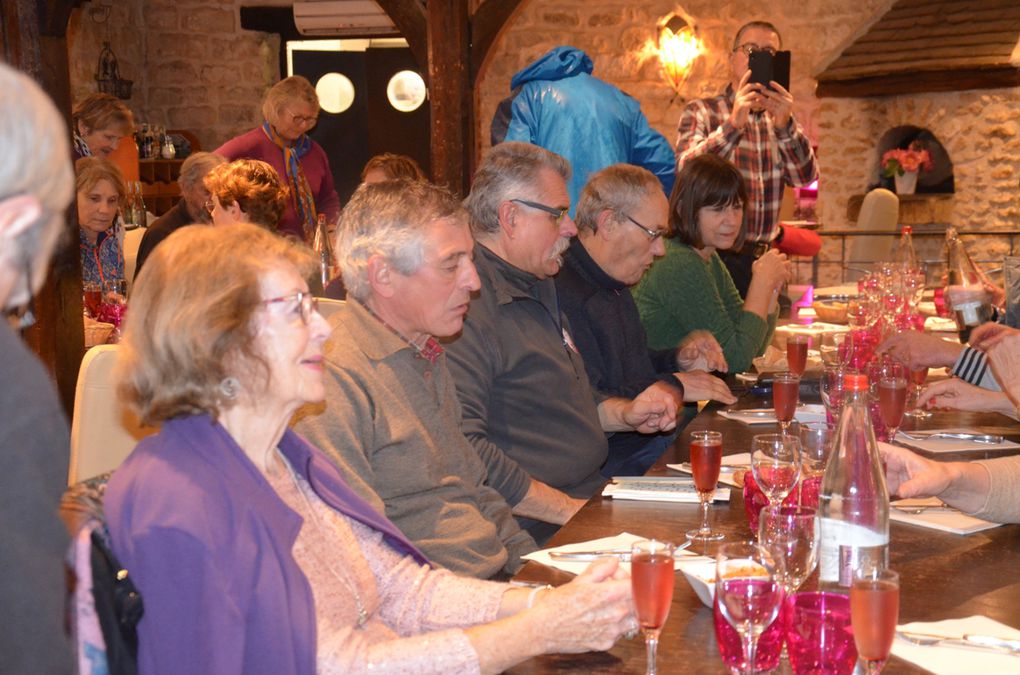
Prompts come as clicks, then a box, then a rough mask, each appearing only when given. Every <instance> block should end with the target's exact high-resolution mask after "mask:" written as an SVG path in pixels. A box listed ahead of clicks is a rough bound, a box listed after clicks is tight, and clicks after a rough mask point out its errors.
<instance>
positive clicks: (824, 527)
mask: <svg viewBox="0 0 1020 675" xmlns="http://www.w3.org/2000/svg"><path fill="white" fill-rule="evenodd" d="M819 535H820V537H819V543H818V574H819V581H821V583H823V584H835V585H839V586H843V587H846V588H849V587H850V584H851V582H852V581H853V573H854V570H858V569H872V568H876V567H877V568H878V569H884V568H886V567H887V566H888V561H889V533H888V532H884V533H883V532H876V531H875V530H871V529H868V528H867V527H864V526H863V525H858V524H856V523H848V522H845V521H842V520H836V519H834V518H821V519H819Z"/></svg>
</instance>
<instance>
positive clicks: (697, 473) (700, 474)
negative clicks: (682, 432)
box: [691, 439, 722, 495]
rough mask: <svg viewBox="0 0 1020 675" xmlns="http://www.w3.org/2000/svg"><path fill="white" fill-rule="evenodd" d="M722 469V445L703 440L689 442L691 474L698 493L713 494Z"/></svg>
mask: <svg viewBox="0 0 1020 675" xmlns="http://www.w3.org/2000/svg"><path fill="white" fill-rule="evenodd" d="M721 468H722V443H721V442H713V441H709V440H703V439H693V440H691V473H692V474H694V487H695V488H696V489H697V491H698V492H707V493H709V494H710V495H711V494H713V493H714V492H715V488H716V486H717V485H718V483H719V471H720V469H721Z"/></svg>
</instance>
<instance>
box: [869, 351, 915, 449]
mask: <svg viewBox="0 0 1020 675" xmlns="http://www.w3.org/2000/svg"><path fill="white" fill-rule="evenodd" d="M870 374H871V379H872V382H874V383H875V388H874V396H875V398H876V399H877V400H878V411H879V414H880V415H881V417H882V424H884V425H885V436H886V438H885V439H883V440H888V441H892V440H894V439H895V438H896V431H897V430H898V429H899V428H900V424H901V423H902V422H903V410H904V409H905V408H906V404H907V376H906V369H905V368H904V367H903V365H902V364H900V363H896V362H894V361H888V360H887V361H882V362H880V363H878V364H875V365H874V366H873V367H872V369H871V373H870Z"/></svg>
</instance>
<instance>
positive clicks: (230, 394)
mask: <svg viewBox="0 0 1020 675" xmlns="http://www.w3.org/2000/svg"><path fill="white" fill-rule="evenodd" d="M240 389H241V383H240V382H238V381H237V378H236V377H225V378H223V381H222V382H220V393H221V394H223V398H225V399H227V400H229V401H233V400H234V399H235V398H237V392H238V391H240Z"/></svg>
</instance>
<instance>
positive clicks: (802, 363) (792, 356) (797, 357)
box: [786, 335, 809, 376]
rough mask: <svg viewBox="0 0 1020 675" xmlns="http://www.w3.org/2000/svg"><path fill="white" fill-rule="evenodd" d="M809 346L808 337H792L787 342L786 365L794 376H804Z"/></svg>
mask: <svg viewBox="0 0 1020 675" xmlns="http://www.w3.org/2000/svg"><path fill="white" fill-rule="evenodd" d="M808 344H809V340H808V337H807V336H806V335H791V336H790V338H789V339H788V340H787V341H786V363H787V365H788V366H789V368H790V372H791V373H793V374H794V375H797V376H800V375H803V374H804V370H805V369H806V368H807V353H808Z"/></svg>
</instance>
